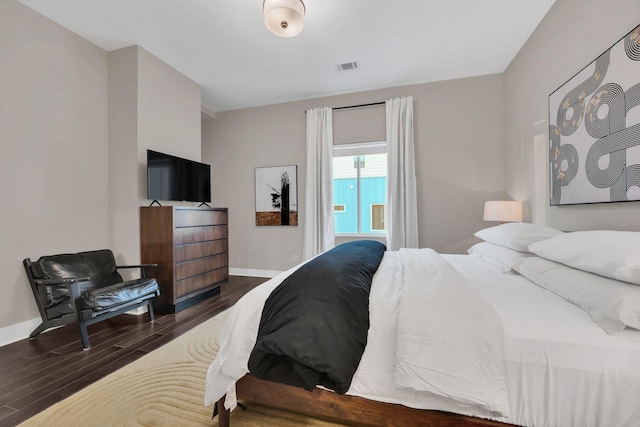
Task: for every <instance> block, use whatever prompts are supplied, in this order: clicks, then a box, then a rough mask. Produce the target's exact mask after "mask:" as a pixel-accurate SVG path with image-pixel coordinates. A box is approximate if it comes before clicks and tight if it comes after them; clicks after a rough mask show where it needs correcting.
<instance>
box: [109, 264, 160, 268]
mask: <svg viewBox="0 0 640 427" xmlns="http://www.w3.org/2000/svg"><path fill="white" fill-rule="evenodd" d="M157 266H158V264H140V265H116V268H147V267H157Z"/></svg>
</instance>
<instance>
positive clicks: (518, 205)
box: [482, 200, 522, 224]
mask: <svg viewBox="0 0 640 427" xmlns="http://www.w3.org/2000/svg"><path fill="white" fill-rule="evenodd" d="M482 219H483V220H485V221H500V223H501V224H504V223H505V222H522V202H515V201H512V200H493V201H488V202H484V215H483V216H482Z"/></svg>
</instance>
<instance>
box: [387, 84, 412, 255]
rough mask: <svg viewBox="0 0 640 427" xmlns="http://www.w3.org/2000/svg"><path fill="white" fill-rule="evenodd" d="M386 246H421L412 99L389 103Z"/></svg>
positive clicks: (392, 248)
mask: <svg viewBox="0 0 640 427" xmlns="http://www.w3.org/2000/svg"><path fill="white" fill-rule="evenodd" d="M386 116H387V224H386V225H387V249H388V250H392V251H397V250H398V249H400V248H417V247H418V202H417V197H416V167H415V161H414V151H413V98H412V97H410V96H409V97H406V98H394V99H390V100H388V101H387V102H386Z"/></svg>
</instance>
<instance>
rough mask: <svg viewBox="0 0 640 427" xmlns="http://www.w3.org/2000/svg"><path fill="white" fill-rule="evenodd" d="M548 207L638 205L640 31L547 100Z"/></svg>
mask: <svg viewBox="0 0 640 427" xmlns="http://www.w3.org/2000/svg"><path fill="white" fill-rule="evenodd" d="M549 191H550V193H549V194H550V200H549V201H550V205H551V206H559V205H572V204H586V203H608V202H626V201H637V200H640V26H638V27H636V28H634V29H633V30H631V31H630V32H629V33H627V34H626V35H625V36H624V37H622V38H621V39H620V40H619V41H618V42H616V43H615V44H614V45H613V46H611V47H610V48H609V49H607V50H606V51H605V52H604V53H602V54H601V55H600V56H598V57H597V58H596V59H595V60H594V61H592V62H591V63H590V64H589V65H587V66H586V67H585V68H583V69H582V70H581V71H579V72H578V73H577V74H576V75H574V76H573V77H572V78H571V79H569V80H568V81H567V82H566V83H564V84H563V85H562V86H560V87H559V88H558V89H556V90H555V91H554V92H552V93H551V94H550V95H549Z"/></svg>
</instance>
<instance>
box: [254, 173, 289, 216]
mask: <svg viewBox="0 0 640 427" xmlns="http://www.w3.org/2000/svg"><path fill="white" fill-rule="evenodd" d="M255 175H256V225H290V226H293V225H298V166H296V165H293V166H270V167H260V168H256V172H255Z"/></svg>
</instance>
